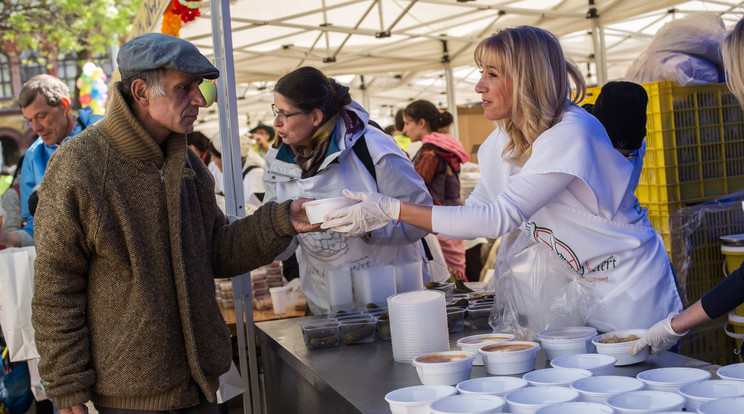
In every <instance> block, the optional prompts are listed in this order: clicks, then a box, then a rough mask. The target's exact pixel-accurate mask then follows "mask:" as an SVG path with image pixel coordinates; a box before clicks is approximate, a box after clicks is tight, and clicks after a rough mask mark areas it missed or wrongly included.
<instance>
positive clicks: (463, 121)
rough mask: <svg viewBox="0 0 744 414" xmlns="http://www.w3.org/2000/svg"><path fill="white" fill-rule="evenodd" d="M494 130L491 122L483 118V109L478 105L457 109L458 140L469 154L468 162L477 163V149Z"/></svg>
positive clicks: (493, 124)
mask: <svg viewBox="0 0 744 414" xmlns="http://www.w3.org/2000/svg"><path fill="white" fill-rule="evenodd" d="M494 128H496V124H495V123H494V122H493V121H489V120H488V119H486V117H485V116H483V107H482V106H480V105H472V106H458V107H457V129H458V134H459V139H460V141H461V142H462V145H463V146H464V147H465V150H466V151H468V153H470V157H471V158H470V161H471V162H474V163H477V162H478V156H477V154H478V147H479V146H480V144H482V143H483V141H485V140H486V138H488V135H489V134H491V132H493V130H494Z"/></svg>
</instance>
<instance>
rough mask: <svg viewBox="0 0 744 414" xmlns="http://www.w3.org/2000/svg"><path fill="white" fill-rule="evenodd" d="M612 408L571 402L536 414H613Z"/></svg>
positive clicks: (546, 408) (551, 406)
mask: <svg viewBox="0 0 744 414" xmlns="http://www.w3.org/2000/svg"><path fill="white" fill-rule="evenodd" d="M614 412H615V410H613V409H612V407H610V406H607V405H604V404H597V403H593V402H585V401H571V402H566V403H559V404H553V405H549V406H547V407H543V408H541V409H539V410H537V412H536V414H577V413H581V414H612V413H614Z"/></svg>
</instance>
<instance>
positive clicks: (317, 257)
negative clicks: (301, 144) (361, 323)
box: [263, 102, 432, 314]
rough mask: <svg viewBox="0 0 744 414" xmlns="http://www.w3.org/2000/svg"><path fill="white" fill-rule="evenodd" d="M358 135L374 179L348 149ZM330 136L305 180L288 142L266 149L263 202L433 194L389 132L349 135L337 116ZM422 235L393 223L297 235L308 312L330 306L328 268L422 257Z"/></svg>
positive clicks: (416, 199) (355, 107)
mask: <svg viewBox="0 0 744 414" xmlns="http://www.w3.org/2000/svg"><path fill="white" fill-rule="evenodd" d="M344 109H345V110H346V111H347V112H351V113H353V114H355V115H356V116H358V117H359V118H360V119H361V122H363V123H364V125H367V121H368V120H369V114H367V112H366V111H365V110H364V109H363V108H362V107H361V106H359V104H357V103H356V102H352V103H351V104H350V105H347V106H346V107H345V108H344ZM362 136H364V137H365V141H366V144H367V148H368V150H369V153H370V156H371V158H372V161H373V163H374V166H375V172H376V175H377V181H376V182H375V179H374V178H373V177H372V175H371V174H370V173H369V171H368V170H367V168H366V167H365V166H364V164H363V163H362V161H361V160H359V158H358V157H357V156H356V154H355V153H354V151H353V149H352V146H353V145H354V143H356V142H357V140H358V139H359V138H361V137H362ZM331 139H332V140H333V141H332V143H331V145H330V148H329V150H328V154H327V155H326V158H325V160H324V161H323V163H322V165H321V166H320V169H319V172H318V173H317V174H316V175H315V176H313V177H309V178H304V179H303V178H300V177H301V173H302V171H301V169H300V167H299V166H297V165H296V164H295V163H294V154H293V153H292V151H291V149H290V148H289V147H288V146H285V145H284V144H282V145H281V146H280V147H279V148H278V149H276V148H273V147H272V148H271V149H269V152H268V153H267V154H266V159H265V160H266V165H265V168H264V176H263V179H264V189H265V191H266V195H265V198H264V202H266V201H284V200H288V199H294V198H300V197H307V198H316V199H321V198H330V197H340V196H342V191H343V190H344V189H349V190H352V191H369V192H375V191H377V192H380V193H382V194H385V195H387V196H391V197H395V198H399V199H401V200H403V201H409V202H412V203H418V204H429V205H431V203H432V201H431V196H430V195H429V192H428V191H427V189H426V185H425V184H424V181H423V180H422V179H421V177H420V176H419V175H418V174H417V173H416V170H415V169H414V168H413V164H412V163H411V161H410V160H409V159H408V157H407V156H406V155H405V154H404V153H403V151H402V150H401V149H400V148H399V147H398V145H397V144H396V142H395V140H394V139H393V138H392V137H390V136H389V135H387V134H385V133H383V132H382V131H380V130H378V129H376V128H373V127H370V126H367V128H366V129H365V130H363V131H359V132H357V133H355V134H350V133H347V130H346V126H345V124H344V122H343V119H342V117H338V119H337V122H336V128H335V131H334V133H333V135H332V138H331ZM426 234H427V233H426V232H425V231H423V230H420V229H418V228H415V227H413V226H410V225H407V224H403V223H400V224H397V225H396V224H395V223H392V222H391V223H390V224H389V225H387V226H385V227H383V228H380V229H378V230H375V231H373V232H371V233H370V234H369V236H368V237H364V238H362V237H352V238H350V237H348V236H347V235H346V234H344V233H336V232H333V231H326V232H324V233H303V234H300V235H298V236H296V237H295V241H299V244H300V246H301V247H300V248H299V249H298V251H297V259H298V262H299V265H300V278H301V284H302V291H303V293H304V294H305V297H306V299H307V301H308V305H309V306H310V310H311V311H312V312H313V313H314V314H324V313H328V311H329V309H330V306H329V302H328V286H327V271H328V270H334V269H350V271H351V272H352V273H353V272H354V271H355V270H360V269H366V268H370V267H379V266H383V265H401V264H404V263H410V262H414V261H424V252H423V248H422V246H421V243H420V242H419V240H420V239H421V238H422V237H424V236H425V235H426ZM296 246H297V243H293V244H292V246H290V251H288V252H287V253H291V251H292V250H294V249H295V248H296ZM288 255H289V254H287V256H288ZM424 277H426V275H425V276H424Z"/></svg>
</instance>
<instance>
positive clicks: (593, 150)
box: [321, 26, 682, 332]
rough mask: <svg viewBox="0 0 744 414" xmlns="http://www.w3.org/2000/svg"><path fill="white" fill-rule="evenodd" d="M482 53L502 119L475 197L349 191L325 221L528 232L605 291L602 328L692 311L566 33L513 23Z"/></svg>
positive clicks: (492, 101)
mask: <svg viewBox="0 0 744 414" xmlns="http://www.w3.org/2000/svg"><path fill="white" fill-rule="evenodd" d="M475 61H476V64H477V65H478V67H479V68H480V69H481V71H482V76H481V78H480V80H479V81H478V83H477V84H476V87H475V91H476V92H477V93H479V94H480V95H481V98H482V100H483V104H482V105H483V110H484V114H485V116H486V118H487V119H489V120H491V121H498V122H497V128H496V129H495V130H494V131H493V132H492V133H491V135H490V136H489V137H488V138H487V139H486V141H485V142H484V143H483V144H482V145H481V146H480V148H479V150H478V160H479V161H480V169H481V179H480V181H479V182H478V184H477V186H476V188H475V190H474V191H473V192H472V193H471V195H470V197H469V198H468V199H467V200H466V202H465V206H433V207H432V206H422V205H416V204H413V203H410V202H404V201H400V200H396V199H394V198H392V197H389V196H383V195H380V194H374V193H361V192H353V191H347V192H345V194H347V197H350V198H352V199H354V200H358V201H360V203H358V204H356V205H353V206H351V207H347V208H345V209H341V210H337V211H335V212H331V213H329V214H326V217H325V222H324V223H323V225H322V226H321V227H322V228H327V229H331V230H336V231H346V232H349V234H350V235H354V234H359V233H364V232H368V231H371V230H374V229H375V228H377V227H378V226H385V225H388V224H389V223H390V222H391V221H393V222H396V221H398V220H400V221H402V222H404V223H408V224H412V225H414V226H416V227H418V228H421V229H423V230H427V231H432V232H435V233H438V234H440V235H444V236H445V237H460V238H474V237H479V236H485V237H488V238H493V239H495V238H498V237H500V236H502V235H505V234H507V233H509V232H512V231H514V230H520V231H521V232H522V235H523V236H525V237H528V238H529V241H531V242H532V243H533V245H534V244H538V246H539V247H541V248H545V249H549V250H548V252H551V253H554V257H555V258H557V259H558V260H551V261H549V262H548V261H546V260H541V262H543V263H539V264H536V266H537V265H541V264H544V265H546V266H551V268H556V267H558V266H559V267H560V268H561V269H563V268H565V265H568V266H570V267H571V269H573V271H574V273H575V274H576V276H577V277H582V278H584V279H585V280H586V281H587V282H589V283H591V286H592V290H593V292H594V293H595V295H596V297H597V298H598V299H597V300H595V301H593V303H592V304H593V307H592V309H591V312H590V313H589V314H588V315H586V323H587V324H589V325H591V326H593V327H594V328H596V329H597V330H598V331H600V332H609V331H614V330H619V329H630V328H648V327H651V325H653V324H654V323H655V322H656V321H657V320H659V319H660V318H661V317H663V316H665V315H667V314H668V313H669V312H673V311H679V310H681V309H682V302H681V300H680V297H679V293H678V291H677V289H676V285H675V278H674V273H673V270H672V268H671V264H670V262H669V257H668V256H667V253H666V247H665V246H664V241H663V239H662V238H661V236H660V235H659V233H658V232H656V230H654V228H653V226H652V225H651V222H650V221H649V220H648V217H647V214H648V212H647V211H646V210H645V209H640V210H638V209H636V208H635V207H634V206H635V204H636V203H625V202H624V201H625V200H627V198H628V197H634V196H632V192H633V190H634V187H633V186H632V183H631V178H632V174H633V166H632V165H631V164H630V163H629V162H628V160H627V159H626V158H625V157H624V156H622V155H621V154H620V153H619V152H618V151H616V150H615V149H614V148H613V147H612V142H611V141H610V139H609V137H608V136H607V132H606V131H605V129H604V128H603V127H602V124H600V123H599V121H598V120H597V119H596V118H594V117H593V116H591V115H590V114H589V113H587V112H586V111H585V110H583V109H581V108H580V107H579V106H578V105H576V104H575V103H576V102H580V101H581V100H582V99H583V97H584V94H585V91H586V86H585V84H584V78H583V76H582V74H581V72H580V71H579V69H578V68H577V67H576V65H575V64H573V63H572V62H571V61H569V60H567V59H566V58H565V57H564V54H563V50H562V49H561V46H560V43H559V41H558V39H557V38H556V36H555V35H553V34H552V33H550V32H548V31H545V30H543V29H540V28H537V27H532V26H519V27H514V28H504V29H501V30H499V31H498V32H497V33H495V34H493V35H491V36H489V37H488V38H486V39H484V40H483V41H481V42H480V44H479V45H478V46H477V47H476V49H475ZM571 80H573V83H574V84H575V85H576V93H575V94H574V93H573V92H572V87H571ZM572 96H573V99H574V100H573V101H571V97H572ZM629 193H630V194H629ZM553 262H555V264H553ZM512 270H513V271H518V270H519V269H514V268H512Z"/></svg>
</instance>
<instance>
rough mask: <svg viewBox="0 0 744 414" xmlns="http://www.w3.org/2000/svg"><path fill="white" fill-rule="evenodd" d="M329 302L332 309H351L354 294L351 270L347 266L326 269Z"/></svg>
mask: <svg viewBox="0 0 744 414" xmlns="http://www.w3.org/2000/svg"><path fill="white" fill-rule="evenodd" d="M326 280H327V282H328V302H329V304H330V306H331V310H332V311H336V310H339V309H351V308H352V306H353V305H354V295H353V293H352V287H351V271H350V270H349V269H347V268H342V269H329V270H326Z"/></svg>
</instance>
